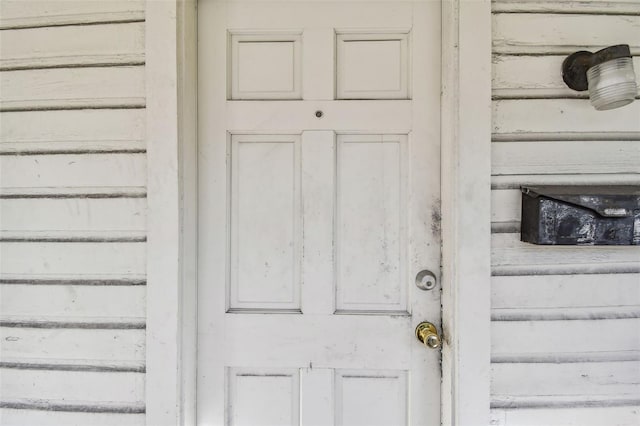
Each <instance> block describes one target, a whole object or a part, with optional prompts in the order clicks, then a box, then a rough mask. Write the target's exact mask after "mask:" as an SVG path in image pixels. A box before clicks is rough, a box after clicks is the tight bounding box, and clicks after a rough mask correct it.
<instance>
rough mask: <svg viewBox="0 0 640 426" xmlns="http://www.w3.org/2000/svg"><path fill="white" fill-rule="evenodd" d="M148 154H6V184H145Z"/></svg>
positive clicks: (2, 161) (3, 173) (0, 163)
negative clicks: (146, 156)
mask: <svg viewBox="0 0 640 426" xmlns="http://www.w3.org/2000/svg"><path fill="white" fill-rule="evenodd" d="M145 163H146V158H145V155H144V154H128V153H127V154H106V153H105V154H101V155H26V156H14V155H3V156H1V157H0V168H2V171H1V174H0V179H2V185H3V186H5V187H9V188H34V187H35V188H37V187H43V186H44V187H52V186H53V187H68V186H76V187H77V186H88V187H95V186H104V187H109V186H111V187H117V186H144V185H145V183H146V167H145Z"/></svg>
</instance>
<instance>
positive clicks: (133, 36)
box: [0, 22, 144, 70]
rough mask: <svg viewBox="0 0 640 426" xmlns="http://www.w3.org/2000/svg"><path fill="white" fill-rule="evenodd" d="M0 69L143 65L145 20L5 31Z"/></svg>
mask: <svg viewBox="0 0 640 426" xmlns="http://www.w3.org/2000/svg"><path fill="white" fill-rule="evenodd" d="M0 48H2V59H0V69H2V70H8V69H28V68H46V67H62V66H80V65H82V66H87V65H115V64H138V65H139V64H144V23H143V22H133V23H123V24H104V25H90V26H76V25H73V26H65V27H45V28H33V29H19V30H5V31H3V32H2V39H1V40H0Z"/></svg>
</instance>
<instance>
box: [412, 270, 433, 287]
mask: <svg viewBox="0 0 640 426" xmlns="http://www.w3.org/2000/svg"><path fill="white" fill-rule="evenodd" d="M416 286H417V287H418V288H419V289H420V290H433V289H434V288H435V287H436V276H435V274H434V273H433V272H431V271H427V270H426V269H425V270H424V271H420V272H418V275H416Z"/></svg>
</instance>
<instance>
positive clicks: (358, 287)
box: [198, 0, 440, 426]
mask: <svg viewBox="0 0 640 426" xmlns="http://www.w3.org/2000/svg"><path fill="white" fill-rule="evenodd" d="M198 15H199V24H198V25H199V38H198V46H199V47H198V62H199V65H198V73H199V78H198V84H199V91H198V98H199V115H198V117H199V118H198V119H199V138H198V139H199V142H198V143H199V278H198V283H199V284H198V303H199V304H198V317H199V322H198V335H199V341H198V357H199V360H198V419H199V424H202V425H223V424H229V425H249V426H261V425H274V426H280V425H302V426H310V425H317V426H324V425H344V426H352V425H363V426H374V425H383V426H392V425H408V424H411V425H439V424H440V353H439V351H438V350H428V349H427V348H426V347H425V346H423V345H422V344H421V343H420V342H418V340H417V339H416V337H415V331H414V330H415V328H416V326H417V325H418V324H419V323H420V322H422V321H425V320H426V321H431V322H433V323H435V324H436V325H438V324H439V323H440V286H439V283H438V285H437V286H436V288H435V289H432V290H421V289H419V288H418V287H417V286H416V276H417V275H418V274H419V273H420V272H421V271H424V270H430V271H433V273H434V274H435V275H436V276H439V270H440V232H439V220H440V217H439V216H440V214H439V198H440V141H439V139H440V131H439V123H440V3H439V2H438V1H407V2H404V1H402V2H400V1H386V2H385V1H340V2H330V1H326V0H316V1H302V0H289V1H260V0H255V1H242V0H226V1H216V0H201V1H200V3H199V11H198Z"/></svg>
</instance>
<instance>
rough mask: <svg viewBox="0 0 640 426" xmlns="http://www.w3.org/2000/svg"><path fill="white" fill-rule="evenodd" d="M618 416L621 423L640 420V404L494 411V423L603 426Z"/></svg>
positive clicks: (509, 425) (495, 425)
mask: <svg viewBox="0 0 640 426" xmlns="http://www.w3.org/2000/svg"><path fill="white" fill-rule="evenodd" d="M611 419H615V422H616V423H615V424H616V425H617V426H635V425H637V424H638V422H640V406H626V407H624V406H623V407H586V408H585V407H571V408H552V409H541V408H533V409H519V410H502V409H495V410H491V423H490V424H491V425H492V426H539V425H547V426H603V425H608V424H610V423H611Z"/></svg>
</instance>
